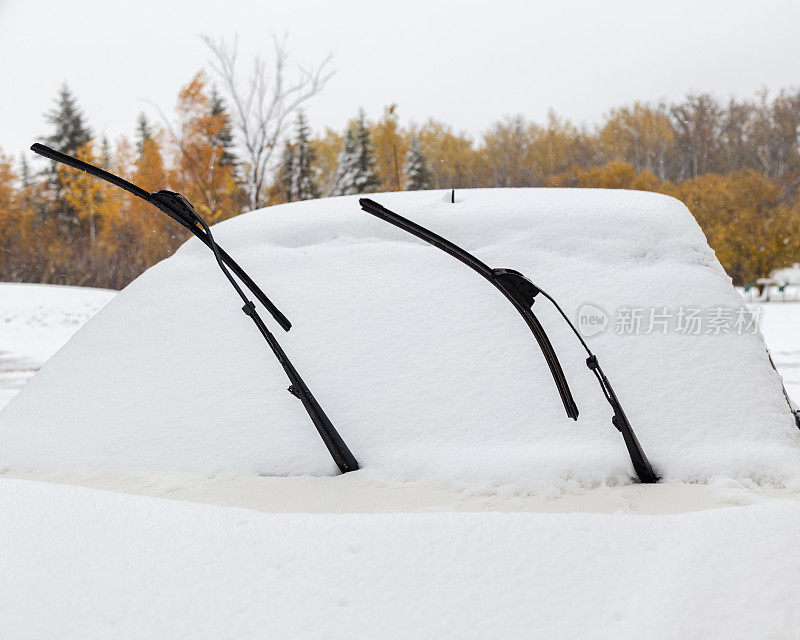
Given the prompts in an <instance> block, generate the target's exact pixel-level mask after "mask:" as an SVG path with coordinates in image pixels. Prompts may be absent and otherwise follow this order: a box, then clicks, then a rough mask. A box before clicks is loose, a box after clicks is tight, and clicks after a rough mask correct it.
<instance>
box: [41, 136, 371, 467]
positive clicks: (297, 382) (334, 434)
mask: <svg viewBox="0 0 800 640" xmlns="http://www.w3.org/2000/svg"><path fill="white" fill-rule="evenodd" d="M31 150H32V151H35V152H36V153H38V154H39V155H42V156H45V157H47V158H50V159H51V160H55V161H56V162H61V163H63V164H66V165H68V166H70V167H73V168H75V169H80V170H81V171H85V172H86V173H89V174H91V175H93V176H96V177H98V178H101V179H102V180H105V181H106V182H110V183H111V184H113V185H116V186H118V187H120V188H121V189H125V191H129V192H130V193H132V194H133V195H135V196H136V197H138V198H141V199H142V200H145V201H147V202H149V203H150V204H152V205H153V206H155V207H157V208H158V209H160V210H161V211H163V212H164V213H166V214H167V215H168V216H169V217H171V218H172V219H173V220H176V221H178V222H179V223H180V224H182V225H183V226H184V227H186V228H187V229H189V231H191V232H192V233H193V234H194V235H195V236H197V238H199V239H200V240H201V241H202V242H203V243H204V244H205V245H206V246H207V247H208V248H209V249H211V251H212V252H213V254H214V258H215V259H216V261H217V264H218V265H219V268H220V269H221V270H222V273H223V274H224V275H225V277H226V278H227V279H228V281H229V282H230V283H231V285H232V286H233V288H234V289H235V290H236V293H237V294H239V297H240V298H241V299H242V302H244V306H243V307H242V311H243V312H244V313H245V315H247V316H249V317H250V319H251V320H252V321H253V323H254V324H255V325H256V328H257V329H258V331H259V332H260V333H261V335H262V336H263V337H264V339H265V340H266V341H267V344H268V345H269V347H270V349H271V350H272V352H273V353H274V354H275V357H276V358H277V359H278V362H280V364H281V366H282V367H283V370H284V372H285V373H286V376H287V377H288V378H289V382H290V383H291V385H290V386H289V389H288V391H289V393H291V394H292V395H293V396H295V397H296V398H298V399H299V400H300V401H301V402H302V403H303V407H304V408H305V410H306V412H307V413H308V416H309V417H310V418H311V421H312V422H313V423H314V426H315V427H316V428H317V431H318V432H319V435H320V437H321V438H322V441H323V442H324V443H325V446H326V447H327V448H328V451H329V452H330V454H331V457H332V458H333V461H334V462H335V463H336V466H338V467H339V470H340V471H341V472H342V473H347V472H348V471H356V470H357V469H358V462H357V461H356V459H355V456H353V454H352V453H351V452H350V449H349V448H348V447H347V445H346V444H345V442H344V440H343V439H342V437H341V436H340V435H339V432H338V431H336V428H335V427H334V426H333V424H332V423H331V421H330V419H329V418H328V416H327V415H326V414H325V412H324V411H323V410H322V407H320V405H319V403H318V402H317V400H316V398H314V396H313V394H312V393H311V391H310V390H309V388H308V386H307V385H306V383H305V382H304V381H303V379H302V378H301V377H300V374H299V373H298V372H297V369H295V368H294V366H293V365H292V363H291V361H290V360H289V357H288V356H287V355H286V353H285V352H284V350H283V349H282V348H281V346H280V344H279V343H278V341H277V339H276V338H275V336H274V335H272V333H271V332H270V330H269V329H268V328H267V326H266V325H265V324H264V321H263V320H262V319H261V316H259V315H258V311H256V306H255V304H253V302H252V301H251V300H248V298H247V295H246V294H245V293H244V291H242V288H241V287H240V286H239V284H238V283H237V282H236V279H235V278H234V277H233V275H232V274H231V271H233V273H234V274H236V276H237V277H239V279H240V280H241V281H242V282H243V283H244V284H245V285H246V286H247V288H248V289H250V291H251V292H252V293H253V295H254V296H256V298H258V300H259V301H260V302H262V304H264V306H265V307H267V309H269V310H270V312H271V313H272V315H273V317H275V319H276V320H277V321H278V322H279V323H280V324H281V326H282V327H283V328H284V329H285V330H287V331H288V330H289V328H290V327H291V324H289V321H288V320H287V319H286V317H285V316H284V315H283V314H282V313H281V312H280V311H278V309H277V308H276V307H275V306H274V305H273V304H272V303H271V302H270V301H269V299H268V298H267V297H266V295H264V293H263V292H262V291H261V289H259V288H258V286H257V285H256V284H255V283H254V282H253V281H252V280H251V279H250V277H249V276H248V275H247V274H246V273H245V272H244V271H243V270H242V268H241V267H239V265H237V264H236V263H235V262H234V261H233V259H232V258H231V257H230V256H229V255H228V254H227V253H225V252H224V251H223V250H222V249H221V248H220V247H219V246H218V245H217V243H216V241H215V240H214V236H213V235H212V234H211V229H209V227H208V225H207V224H206V222H205V220H203V218H202V217H200V215H199V214H198V213H197V212H196V211H195V210H194V207H193V206H192V205H191V204H190V203H189V201H188V200H186V198H184V197H183V196H182V195H181V194H179V193H174V192H172V191H164V190H162V191H154V192H153V193H148V192H147V191H145V190H144V189H142V188H141V187H138V186H136V185H135V184H132V183H130V182H128V181H127V180H124V179H123V178H120V177H119V176H115V175H114V174H112V173H109V172H108V171H104V170H103V169H100V168H99V167H95V166H94V165H91V164H88V163H86V162H83V161H82V160H78V159H77V158H73V157H72V156H68V155H66V154H63V153H61V152H59V151H56V150H54V149H51V148H50V147H46V146H44V145H41V144H34V145H33V146H32V147H31ZM228 269H230V271H229V270H228ZM281 319H282V320H283V321H281Z"/></svg>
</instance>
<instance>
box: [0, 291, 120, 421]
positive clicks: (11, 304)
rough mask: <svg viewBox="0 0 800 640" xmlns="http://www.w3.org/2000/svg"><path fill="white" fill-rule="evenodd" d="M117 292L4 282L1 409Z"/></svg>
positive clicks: (1, 295) (0, 324)
mask: <svg viewBox="0 0 800 640" xmlns="http://www.w3.org/2000/svg"><path fill="white" fill-rule="evenodd" d="M116 293H117V292H116V291H109V290H107V289H90V288H88V287H61V286H53V285H43V284H12V283H0V409H2V408H3V406H5V405H6V404H7V403H8V401H9V400H11V398H12V397H14V396H15V395H16V394H17V392H18V391H19V390H20V389H21V388H22V387H24V386H25V384H26V383H27V382H28V380H29V379H30V378H31V377H32V376H33V375H34V374H35V373H36V371H38V370H39V368H40V367H41V366H42V364H44V362H45V361H46V360H47V359H48V358H50V357H51V356H52V355H53V354H54V353H55V352H56V351H58V349H60V348H61V347H62V346H64V344H65V343H66V342H67V340H69V339H70V338H71V337H72V336H73V335H74V334H75V332H76V331H77V330H78V329H80V328H81V326H83V324H84V323H85V322H86V321H87V320H88V319H89V318H90V317H91V316H93V315H94V314H95V313H97V311H98V310H99V309H101V308H102V307H103V305H105V304H106V303H107V302H108V301H109V300H111V298H113V297H114V296H115V295H116Z"/></svg>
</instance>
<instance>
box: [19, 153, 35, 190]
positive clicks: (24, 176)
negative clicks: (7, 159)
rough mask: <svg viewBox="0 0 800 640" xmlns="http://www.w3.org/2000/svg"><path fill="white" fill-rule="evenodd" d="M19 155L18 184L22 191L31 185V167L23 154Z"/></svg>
mask: <svg viewBox="0 0 800 640" xmlns="http://www.w3.org/2000/svg"><path fill="white" fill-rule="evenodd" d="M19 155H20V157H19V183H20V185H21V186H22V188H23V189H27V188H28V187H30V186H31V185H32V184H33V175H32V174H31V165H30V164H29V163H28V158H27V156H26V155H25V154H24V153H21V154H19Z"/></svg>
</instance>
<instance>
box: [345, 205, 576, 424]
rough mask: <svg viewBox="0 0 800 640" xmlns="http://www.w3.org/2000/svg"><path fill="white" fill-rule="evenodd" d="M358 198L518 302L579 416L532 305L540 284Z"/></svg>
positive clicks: (558, 383)
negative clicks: (480, 257) (500, 267)
mask: <svg viewBox="0 0 800 640" xmlns="http://www.w3.org/2000/svg"><path fill="white" fill-rule="evenodd" d="M358 202H359V204H360V205H361V208H362V209H364V211H366V212H367V213H371V214H372V215H374V216H375V217H377V218H380V219H381V220H385V221H386V222H389V223H391V224H393V225H394V226H396V227H399V228H400V229H402V230H403V231H407V232H408V233H410V234H412V235H414V236H417V238H419V239H420V240H424V241H425V242H427V243H429V244H432V245H433V246H434V247H436V248H437V249H441V250H442V251H444V252H445V253H448V254H450V255H451V256H453V257H454V258H455V259H456V260H459V261H461V262H463V263H464V264H465V265H467V266H468V267H470V268H471V269H473V270H474V271H476V272H478V273H479V274H480V275H482V276H483V277H484V278H486V279H487V280H488V281H489V282H491V283H492V284H493V285H494V286H495V287H497V288H498V289H499V290H500V292H501V293H502V294H503V295H504V296H505V297H506V298H508V300H509V302H511V304H513V305H514V308H515V309H516V310H517V311H518V312H519V314H520V315H521V316H522V317H523V319H524V320H525V322H526V324H527V325H528V328H529V329H530V330H531V333H533V336H534V338H536V342H537V343H538V344H539V348H540V349H541V350H542V353H543V354H544V358H545V360H546V361H547V365H548V367H550V373H551V374H552V376H553V380H554V381H555V383H556V388H557V389H558V393H559V395H560V396H561V401H562V402H563V403H564V409H565V410H566V412H567V415H568V416H569V417H570V418H572V419H573V420H577V419H578V406H577V405H576V404H575V400H574V399H573V397H572V392H571V391H570V388H569V384H568V383H567V378H566V376H565V375H564V371H563V370H562V368H561V363H560V362H559V361H558V357H557V356H556V352H555V350H554V349H553V345H552V344H551V343H550V339H549V338H548V337H547V334H546V333H545V332H544V328H543V327H542V325H541V323H540V322H539V319H538V318H537V317H536V316H535V315H534V313H533V310H532V309H531V306H532V305H533V299H534V297H535V296H536V294H537V293H539V289H538V288H537V287H536V285H534V284H533V283H532V282H531V281H530V280H528V279H527V278H526V277H525V276H523V275H522V274H521V273H519V272H517V271H514V270H513V269H492V268H491V267H490V266H489V265H487V264H485V263H483V262H481V261H480V260H478V258H476V257H475V256H473V255H472V254H471V253H467V252H466V251H464V249H462V248H461V247H459V246H457V245H455V244H453V243H452V242H450V241H449V240H447V239H445V238H443V237H442V236H440V235H438V234H436V233H434V232H433V231H430V230H428V229H426V228H425V227H423V226H420V225H418V224H417V223H416V222H412V221H411V220H409V219H408V218H404V217H403V216H401V215H398V214H396V213H395V212H394V211H390V210H389V209H387V208H386V207H384V206H382V205H380V204H378V203H377V202H375V201H374V200H370V199H369V198H361V199H360V200H359V201H358Z"/></svg>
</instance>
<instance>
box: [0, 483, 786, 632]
mask: <svg viewBox="0 0 800 640" xmlns="http://www.w3.org/2000/svg"><path fill="white" fill-rule="evenodd" d="M0 508H2V511H3V514H4V515H3V518H2V520H0V565H2V566H3V568H4V571H2V572H0V610H2V612H3V614H2V616H0V636H2V637H4V638H19V639H23V638H56V637H57V638H80V639H81V640H82V639H84V638H119V639H126V638H175V637H181V638H214V639H219V638H237V639H242V638H271V637H274V638H297V639H300V638H353V637H356V638H436V639H439V638H531V637H536V638H586V637H593V638H619V639H620V640H622V639H627V638H631V639H633V638H637V639H638V638H653V639H657V638H665V639H666V638H743V639H744V638H775V639H779V638H786V639H787V640H788V639H789V638H797V629H798V628H800V608H798V606H797V593H796V586H797V575H798V572H800V550H798V546H797V544H795V543H794V541H795V539H796V534H797V530H798V527H800V505H799V504H797V503H796V502H784V501H777V502H775V503H772V504H764V505H756V506H749V507H739V508H730V509H713V510H710V511H702V512H698V513H690V514H679V515H650V516H626V515H619V514H616V515H599V514H585V513H579V514H503V513H475V514H460V513H442V514H438V513H436V514H434V513H429V514H420V513H415V514H363V515H309V514H263V513H258V512H255V511H250V510H246V509H234V508H220V507H211V506H208V505H198V504H190V503H185V502H170V501H166V500H157V499H153V498H144V497H140V496H128V495H123V494H118V493H111V492H105V491H96V490H91V489H85V488H80V487H67V486H59V485H48V484H46V483H36V482H27V481H19V480H8V479H3V480H0Z"/></svg>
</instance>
